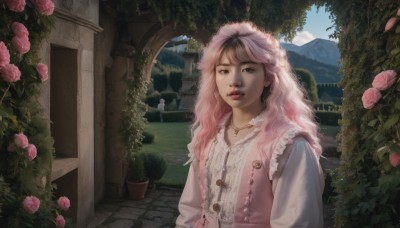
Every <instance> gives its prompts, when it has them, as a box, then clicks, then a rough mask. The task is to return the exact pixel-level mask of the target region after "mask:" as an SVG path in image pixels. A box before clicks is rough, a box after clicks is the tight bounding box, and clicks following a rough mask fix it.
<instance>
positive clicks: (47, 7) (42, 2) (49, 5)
mask: <svg viewBox="0 0 400 228" xmlns="http://www.w3.org/2000/svg"><path fill="white" fill-rule="evenodd" d="M31 1H32V3H33V5H35V8H36V10H37V11H39V13H41V14H43V15H46V16H50V15H52V14H53V11H54V3H53V2H52V1H51V0H31Z"/></svg>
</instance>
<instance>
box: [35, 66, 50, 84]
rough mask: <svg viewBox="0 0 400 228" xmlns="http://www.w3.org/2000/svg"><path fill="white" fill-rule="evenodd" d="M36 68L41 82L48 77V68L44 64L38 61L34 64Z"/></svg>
mask: <svg viewBox="0 0 400 228" xmlns="http://www.w3.org/2000/svg"><path fill="white" fill-rule="evenodd" d="M36 70H37V72H38V73H39V77H40V80H42V82H44V81H46V80H47V79H49V69H48V68H47V65H46V64H43V63H39V64H38V65H37V66H36Z"/></svg>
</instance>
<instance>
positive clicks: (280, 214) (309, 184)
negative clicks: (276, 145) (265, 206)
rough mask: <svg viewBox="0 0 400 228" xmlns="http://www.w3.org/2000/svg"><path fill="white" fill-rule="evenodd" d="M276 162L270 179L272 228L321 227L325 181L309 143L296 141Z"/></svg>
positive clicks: (301, 140)
mask: <svg viewBox="0 0 400 228" xmlns="http://www.w3.org/2000/svg"><path fill="white" fill-rule="evenodd" d="M279 163H280V165H281V167H280V168H278V172H277V173H276V175H275V177H274V178H273V192H274V201H273V205H272V211H271V221H270V224H271V227H272V228H275V227H312V228H314V227H315V228H318V227H322V226H323V213H322V192H323V188H324V180H323V175H322V170H321V168H320V165H319V162H318V160H317V157H316V156H315V155H314V153H313V151H312V149H311V147H310V145H309V144H308V142H307V141H306V140H305V139H304V138H302V137H298V138H296V139H295V140H294V143H293V144H291V145H288V146H287V148H286V149H285V152H284V154H283V155H282V157H281V159H280V161H279ZM279 169H280V170H279Z"/></svg>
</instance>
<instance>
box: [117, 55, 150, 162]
mask: <svg viewBox="0 0 400 228" xmlns="http://www.w3.org/2000/svg"><path fill="white" fill-rule="evenodd" d="M148 56H149V54H148V52H146V51H139V52H137V53H135V54H134V57H133V60H134V63H135V66H134V70H133V73H132V75H131V76H129V77H127V78H126V83H127V84H128V89H127V96H126V101H125V104H126V105H125V110H124V111H123V113H124V116H123V121H122V136H123V139H124V141H125V145H126V146H127V148H128V153H129V155H130V156H134V154H135V153H136V152H138V151H139V149H140V148H141V146H142V140H143V131H144V128H145V127H146V119H145V118H144V114H145V113H146V107H147V106H146V104H145V103H144V98H145V95H146V90H147V85H148V80H147V79H146V71H145V67H146V63H147V61H148Z"/></svg>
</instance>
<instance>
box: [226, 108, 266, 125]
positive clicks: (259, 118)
mask: <svg viewBox="0 0 400 228" xmlns="http://www.w3.org/2000/svg"><path fill="white" fill-rule="evenodd" d="M265 114H266V110H265V109H264V110H263V111H262V112H261V113H260V114H258V115H257V116H256V117H254V118H253V119H251V120H250V121H249V124H251V125H253V126H254V127H256V128H259V127H261V125H262V123H263V122H264V120H265ZM231 116H232V112H229V113H227V114H226V115H225V116H224V117H223V118H222V120H221V123H220V125H219V127H220V128H225V126H226V125H227V124H228V121H229V120H230V118H231Z"/></svg>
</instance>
